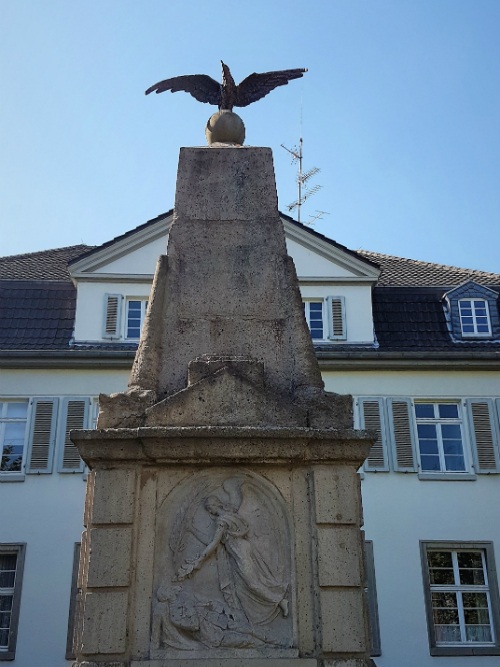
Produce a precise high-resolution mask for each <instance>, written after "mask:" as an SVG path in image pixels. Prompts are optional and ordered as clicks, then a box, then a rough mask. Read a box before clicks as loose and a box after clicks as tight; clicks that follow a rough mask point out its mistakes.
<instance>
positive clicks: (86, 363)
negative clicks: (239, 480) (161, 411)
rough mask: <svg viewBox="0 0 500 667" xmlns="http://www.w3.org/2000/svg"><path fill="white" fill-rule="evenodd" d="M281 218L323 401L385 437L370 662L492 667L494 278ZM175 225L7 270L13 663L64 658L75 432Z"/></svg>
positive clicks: (1, 521)
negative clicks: (344, 400)
mask: <svg viewBox="0 0 500 667" xmlns="http://www.w3.org/2000/svg"><path fill="white" fill-rule="evenodd" d="M282 219H283V224H284V228H285V234H286V238H287V246H288V252H289V254H290V255H291V256H292V257H293V259H294V262H295V265H296V269H297V274H298V277H299V282H300V288H301V293H302V298H303V302H304V315H305V318H306V320H307V322H308V324H309V328H310V330H311V336H312V338H313V341H314V345H315V349H316V353H317V357H318V361H319V364H320V368H321V370H322V373H323V378H324V382H325V386H326V389H327V390H329V391H334V392H337V393H342V394H351V395H352V396H353V407H354V416H355V426H356V427H358V428H370V429H374V430H376V431H377V432H378V434H379V439H378V441H377V442H376V443H375V445H374V446H373V448H372V450H371V452H370V456H369V458H368V460H367V461H366V463H365V465H364V467H363V470H362V471H361V477H362V493H363V506H364V518H365V535H366V577H367V598H368V601H369V606H370V618H371V625H372V652H373V656H374V661H375V664H376V665H377V666H379V667H400V666H401V665H405V666H408V667H427V666H430V665H435V664H436V661H437V664H439V663H440V662H442V663H443V664H453V665H454V667H455V666H459V667H460V666H461V665H484V666H485V667H490V666H491V667H493V665H497V664H498V660H499V657H498V656H499V655H500V608H499V596H498V582H497V575H496V564H497V563H498V564H500V521H499V511H498V498H499V489H500V486H499V473H500V461H499V449H498V443H499V437H500V420H499V418H500V382H499V375H498V370H499V368H500V319H499V311H498V294H499V292H500V275H496V274H491V273H486V272H482V271H470V270H466V269H459V268H455V267H447V266H442V265H437V264H429V263H426V262H419V261H415V260H408V259H403V258H397V257H391V256H387V255H381V254H377V253H371V252H366V251H357V252H353V251H351V250H348V249H347V248H345V247H344V246H342V245H340V244H338V243H336V242H334V241H332V240H330V239H327V238H326V237H324V236H322V235H321V234H318V233H317V232H315V231H314V230H311V229H309V228H308V227H305V226H303V225H300V224H299V223H297V222H295V221H294V220H292V219H291V218H289V217H287V216H284V215H283V216H282ZM171 221H172V212H171V211H170V212H169V213H166V214H164V215H162V216H159V217H158V218H155V219H154V220H151V221H149V222H148V223H146V224H144V225H141V226H139V227H137V228H136V229H134V230H132V231H130V232H128V233H126V234H124V235H123V236H120V237H118V238H116V239H113V240H111V241H110V242H108V243H105V244H104V245H102V246H99V247H94V248H92V247H88V246H74V247H70V248H61V249H56V250H49V251H44V252H39V253H32V254H29V255H17V256H13V257H6V258H2V259H0V313H1V318H0V447H1V455H2V459H1V469H0V508H1V511H2V513H1V517H0V661H3V660H5V661H7V660H9V661H12V660H13V661H14V664H16V665H19V666H20V667H32V665H37V666H39V667H58V666H61V667H62V666H63V665H65V664H69V663H68V662H67V661H68V660H71V656H72V645H71V634H72V633H71V628H72V622H73V616H74V602H75V599H76V596H77V594H78V582H77V576H76V575H77V567H76V564H77V561H78V545H79V542H80V534H81V525H82V516H83V506H84V496H85V479H86V471H85V468H84V466H83V464H82V462H81V460H80V458H79V456H78V452H77V451H76V448H75V447H74V445H73V444H72V442H71V440H70V439H69V436H68V434H69V431H70V430H71V429H73V428H87V427H88V428H92V427H94V426H95V424H96V419H97V405H98V403H97V400H98V395H99V393H105V394H110V393H114V392H118V391H123V390H124V389H125V388H126V386H127V381H128V376H129V373H130V368H131V365H132V361H133V358H134V355H135V350H136V348H137V344H138V340H139V336H140V331H141V327H142V323H143V321H144V317H145V314H146V311H147V302H148V297H149V291H150V288H151V282H152V279H153V273H154V270H155V265H156V261H157V258H158V256H159V255H160V254H162V253H164V252H165V249H166V248H167V242H168V232H169V227H170V224H171ZM180 335H189V331H186V332H180Z"/></svg>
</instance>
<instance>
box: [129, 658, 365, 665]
mask: <svg viewBox="0 0 500 667" xmlns="http://www.w3.org/2000/svg"><path fill="white" fill-rule="evenodd" d="M317 665H318V662H317V660H315V659H314V658H260V659H259V658H247V659H245V658H212V659H209V660H207V659H204V660H182V659H177V660H132V662H131V667H317ZM347 667H350V665H348V666H347ZM356 667H357V665H356Z"/></svg>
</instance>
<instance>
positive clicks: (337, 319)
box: [326, 296, 347, 340]
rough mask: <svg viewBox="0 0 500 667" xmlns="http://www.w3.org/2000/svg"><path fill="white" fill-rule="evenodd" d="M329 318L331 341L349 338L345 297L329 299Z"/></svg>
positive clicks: (331, 297) (330, 297) (329, 336)
mask: <svg viewBox="0 0 500 667" xmlns="http://www.w3.org/2000/svg"><path fill="white" fill-rule="evenodd" d="M326 302H327V308H328V317H329V335H328V338H330V339H331V340H345V339H346V337H347V332H346V321H345V298H344V297H343V296H329V297H327V300H326Z"/></svg>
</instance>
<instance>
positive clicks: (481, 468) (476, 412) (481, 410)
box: [466, 398, 500, 474]
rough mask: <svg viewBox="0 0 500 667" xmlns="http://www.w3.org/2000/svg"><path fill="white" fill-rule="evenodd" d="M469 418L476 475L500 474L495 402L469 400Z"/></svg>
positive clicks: (487, 399) (467, 402)
mask: <svg viewBox="0 0 500 667" xmlns="http://www.w3.org/2000/svg"><path fill="white" fill-rule="evenodd" d="M466 405H467V416H468V418H469V428H470V434H471V442H472V445H473V448H472V449H473V456H474V469H475V471H476V473H480V474H488V473H498V472H500V461H499V456H498V436H497V429H496V425H495V420H494V412H493V401H492V400H491V399H489V398H482V399H481V398H471V399H467V401H466Z"/></svg>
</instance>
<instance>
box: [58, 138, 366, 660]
mask: <svg viewBox="0 0 500 667" xmlns="http://www.w3.org/2000/svg"><path fill="white" fill-rule="evenodd" d="M351 405H352V399H351V397H350V396H339V395H336V394H331V393H327V392H325V391H324V387H323V382H322V380H321V375H320V372H319V368H318V365H317V362H316V357H315V354H314V349H313V346H312V342H311V338H310V334H309V330H308V328H307V324H306V322H305V319H304V315H303V309H302V303H301V298H300V293H299V287H298V282H297V277H296V273H295V268H294V265H293V261H292V259H291V258H290V257H288V256H287V254H286V246H285V238H284V233H283V228H282V224H281V220H280V218H279V214H278V209H277V197H276V186H275V179H274V170H273V164H272V155H271V151H270V150H269V149H266V148H252V147H231V148H229V147H227V148H224V147H218V148H185V149H182V150H181V154H180V160H179V170H178V176H177V189H176V199H175V209H174V221H173V223H172V228H171V231H170V236H169V242H168V255H167V256H162V257H160V259H159V262H158V266H157V270H156V275H155V280H154V284H153V288H152V293H151V299H150V302H149V308H148V314H147V318H146V322H145V326H144V330H143V334H142V338H141V342H140V345H139V349H138V352H137V355H136V359H135V363H134V367H133V370H132V374H131V378H130V383H129V390H128V391H127V392H124V393H122V394H115V395H112V396H101V397H100V412H99V421H98V429H97V430H96V431H74V432H72V434H71V436H72V439H73V441H74V442H75V443H76V444H77V446H78V449H79V451H80V454H81V456H82V458H83V459H84V461H85V462H86V463H87V465H88V466H89V467H90V468H91V470H92V472H91V474H90V476H89V481H88V493H87V503H86V512H85V527H86V532H85V533H84V541H83V544H82V559H81V564H80V584H81V588H82V606H81V610H80V614H79V624H78V632H77V637H76V641H75V643H76V646H75V650H76V654H77V662H76V665H78V666H79V667H83V666H86V667H90V666H92V667H94V664H96V665H99V666H101V667H104V666H108V667H110V666H111V665H113V667H190V665H192V666H193V667H195V666H196V665H200V666H201V665H203V666H205V665H206V666H208V667H219V666H220V667H224V666H226V667H233V666H234V667H236V666H238V667H241V666H243V667H252V666H254V667H261V665H268V667H278V666H283V667H288V665H290V667H292V666H294V665H296V666H297V667H315V666H316V665H319V664H321V665H329V666H330V667H341V666H342V667H362V666H364V665H367V664H369V662H368V661H369V658H368V654H369V649H368V646H369V643H368V621H367V616H366V605H365V600H364V594H363V588H364V568H363V540H362V532H361V530H360V528H361V525H362V519H361V516H362V512H361V499H360V492H359V476H358V473H357V470H358V468H359V467H360V465H361V464H362V462H363V461H364V459H365V458H366V456H367V454H368V452H369V449H370V446H371V444H372V442H373V440H374V438H373V437H372V434H369V433H366V432H362V431H354V430H353V429H352V407H351Z"/></svg>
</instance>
